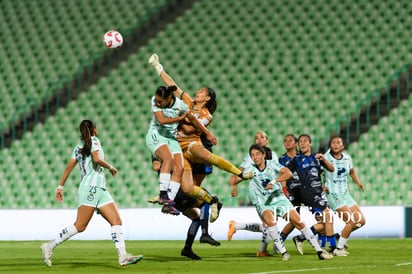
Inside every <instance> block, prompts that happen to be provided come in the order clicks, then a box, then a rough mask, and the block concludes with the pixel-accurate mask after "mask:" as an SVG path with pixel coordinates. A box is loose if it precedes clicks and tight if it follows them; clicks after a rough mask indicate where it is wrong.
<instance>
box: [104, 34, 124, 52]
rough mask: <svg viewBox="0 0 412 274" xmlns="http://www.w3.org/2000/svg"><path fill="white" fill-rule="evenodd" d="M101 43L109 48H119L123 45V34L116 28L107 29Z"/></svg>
mask: <svg viewBox="0 0 412 274" xmlns="http://www.w3.org/2000/svg"><path fill="white" fill-rule="evenodd" d="M103 43H104V45H105V46H106V48H109V49H115V48H119V47H120V46H121V45H123V36H122V35H121V34H120V32H118V31H116V30H109V31H108V32H106V33H105V34H104V35H103Z"/></svg>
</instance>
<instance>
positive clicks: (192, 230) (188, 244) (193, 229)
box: [184, 218, 200, 249]
mask: <svg viewBox="0 0 412 274" xmlns="http://www.w3.org/2000/svg"><path fill="white" fill-rule="evenodd" d="M199 221H200V219H199V218H197V219H194V220H193V221H192V223H191V224H190V226H189V229H188V231H187V236H186V241H185V247H184V248H185V249H192V245H193V241H194V240H195V237H196V234H197V231H198V230H199V227H200V222H199Z"/></svg>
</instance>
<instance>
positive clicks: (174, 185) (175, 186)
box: [167, 181, 180, 200]
mask: <svg viewBox="0 0 412 274" xmlns="http://www.w3.org/2000/svg"><path fill="white" fill-rule="evenodd" d="M179 188H180V184H179V183H178V182H175V181H170V185H169V191H168V192H167V194H168V195H169V198H170V199H172V200H174V199H175V197H176V194H177V192H178V191H179Z"/></svg>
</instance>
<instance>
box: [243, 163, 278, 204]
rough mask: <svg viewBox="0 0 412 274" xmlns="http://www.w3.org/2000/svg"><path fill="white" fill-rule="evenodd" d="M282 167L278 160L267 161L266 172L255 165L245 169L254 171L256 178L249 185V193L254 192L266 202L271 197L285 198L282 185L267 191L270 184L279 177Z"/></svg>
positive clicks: (274, 186) (275, 185) (276, 185)
mask: <svg viewBox="0 0 412 274" xmlns="http://www.w3.org/2000/svg"><path fill="white" fill-rule="evenodd" d="M282 167H283V166H282V165H281V164H279V162H278V160H277V158H275V159H273V160H266V167H265V169H264V170H260V169H259V168H257V167H256V165H255V164H252V165H249V166H247V167H245V170H247V171H254V173H255V176H253V178H252V179H251V180H250V183H249V192H251V191H252V192H253V193H255V195H256V196H259V197H261V198H262V200H266V199H267V198H268V197H269V196H272V197H279V196H283V191H282V185H281V184H280V183H276V184H274V185H273V187H272V189H266V186H267V185H268V183H270V182H271V181H272V180H274V179H276V178H277V177H279V171H280V169H281V168H282Z"/></svg>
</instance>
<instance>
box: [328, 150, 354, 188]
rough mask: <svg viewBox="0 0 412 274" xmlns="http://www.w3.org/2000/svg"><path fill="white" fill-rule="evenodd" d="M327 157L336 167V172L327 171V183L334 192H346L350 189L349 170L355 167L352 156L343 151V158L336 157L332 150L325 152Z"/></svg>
mask: <svg viewBox="0 0 412 274" xmlns="http://www.w3.org/2000/svg"><path fill="white" fill-rule="evenodd" d="M325 158H326V159H327V160H328V161H329V162H331V163H332V165H333V166H334V167H335V171H334V172H329V171H327V170H326V169H324V171H325V179H326V182H325V185H326V187H327V188H329V192H332V193H346V192H347V191H348V179H349V171H350V170H351V169H352V168H353V164H352V158H351V157H350V155H349V154H348V153H346V152H342V159H336V158H334V157H333V156H332V154H331V153H330V151H327V152H326V153H325Z"/></svg>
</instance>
